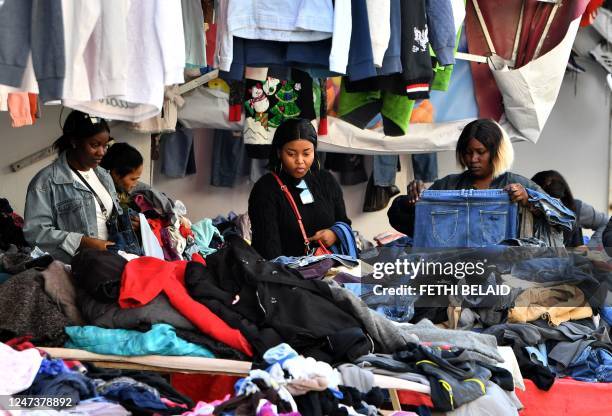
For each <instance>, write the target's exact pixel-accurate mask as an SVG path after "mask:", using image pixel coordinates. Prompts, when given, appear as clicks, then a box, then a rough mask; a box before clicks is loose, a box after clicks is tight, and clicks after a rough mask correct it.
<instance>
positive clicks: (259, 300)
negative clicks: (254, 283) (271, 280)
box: [255, 290, 267, 314]
mask: <svg viewBox="0 0 612 416" xmlns="http://www.w3.org/2000/svg"><path fill="white" fill-rule="evenodd" d="M255 296H257V303H259V307H260V308H261V310H262V311H263V313H264V314H267V311H266V308H264V307H263V305H262V304H261V299H260V298H259V290H256V291H255Z"/></svg>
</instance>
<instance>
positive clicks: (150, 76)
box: [62, 0, 185, 122]
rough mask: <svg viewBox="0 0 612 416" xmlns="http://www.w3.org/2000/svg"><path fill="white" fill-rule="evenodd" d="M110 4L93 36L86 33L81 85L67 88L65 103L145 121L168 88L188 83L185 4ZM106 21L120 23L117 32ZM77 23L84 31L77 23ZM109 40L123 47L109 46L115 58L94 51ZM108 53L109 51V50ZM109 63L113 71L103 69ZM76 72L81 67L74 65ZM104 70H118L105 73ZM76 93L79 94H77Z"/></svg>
mask: <svg viewBox="0 0 612 416" xmlns="http://www.w3.org/2000/svg"><path fill="white" fill-rule="evenodd" d="M64 1H65V0H64ZM98 1H99V0H98ZM82 3H83V2H82ZM86 3H87V4H89V2H86ZM108 3H110V4H107V1H104V2H102V4H103V5H102V14H101V17H98V18H97V19H98V20H99V21H100V23H99V24H100V25H101V26H100V28H99V29H98V26H95V27H94V28H95V29H96V30H94V32H93V34H89V35H86V36H85V44H84V45H83V47H85V46H86V47H87V48H86V50H85V51H84V52H81V53H85V58H86V59H85V60H84V62H83V64H84V66H83V68H81V72H83V70H85V72H84V73H83V74H82V75H83V76H85V78H84V79H83V80H81V81H78V82H79V83H78V88H77V89H76V90H75V89H74V88H73V91H72V93H69V90H66V89H65V90H64V95H63V97H62V98H63V101H62V104H64V105H65V106H67V107H70V108H74V109H77V110H80V111H83V112H85V113H91V114H96V115H98V116H100V117H105V118H109V119H113V120H123V121H132V122H138V121H142V120H146V119H147V118H150V117H153V116H155V115H157V114H159V113H160V111H161V110H162V106H163V102H164V86H165V85H173V84H181V83H183V81H184V78H183V69H184V66H185V37H184V32H183V30H182V27H183V17H182V12H181V2H180V0H131V1H130V2H129V3H128V2H122V1H120V2H119V4H118V5H117V7H116V8H115V7H114V6H113V4H114V2H110V1H109V2H108ZM79 4H80V3H79ZM77 16H78V15H77ZM109 16H110V17H109ZM98 20H97V21H98ZM108 20H110V21H111V22H116V21H118V22H120V23H121V24H119V26H118V28H117V29H116V30H115V28H114V26H112V25H111V24H110V23H109V24H108V25H107V24H106V23H107V21H108ZM95 24H96V25H97V24H98V23H95ZM74 27H77V28H79V29H82V28H81V26H80V25H78V24H75V25H74ZM169 28H177V30H170V29H169ZM75 31H76V29H75ZM77 32H78V31H77ZM98 32H101V35H100V36H96V34H98ZM117 33H118V34H117ZM107 38H108V41H109V42H111V41H112V43H111V44H112V45H115V43H119V46H120V47H121V48H120V49H119V46H118V47H117V49H115V48H114V46H113V47H111V48H110V49H111V51H112V56H110V59H109V57H106V59H103V58H104V56H106V55H105V54H104V52H105V51H106V49H108V48H104V47H102V48H101V49H100V48H98V49H99V50H96V49H92V45H97V44H100V45H104V43H103V42H104V41H105V39H107ZM106 54H110V52H109V51H106ZM98 55H101V56H99V57H98ZM77 63H78V61H77ZM115 66H118V67H119V68H118V69H117V68H114V67H115ZM107 67H108V69H109V71H105V68H107ZM111 69H113V71H111ZM115 69H116V71H115ZM73 70H74V71H76V70H77V67H76V65H75V68H74V69H73ZM106 72H111V73H112V72H117V74H115V75H105V74H106ZM88 75H90V76H89V77H88V78H87V76H88ZM75 91H78V92H80V93H79V94H78V95H77V94H76V93H75Z"/></svg>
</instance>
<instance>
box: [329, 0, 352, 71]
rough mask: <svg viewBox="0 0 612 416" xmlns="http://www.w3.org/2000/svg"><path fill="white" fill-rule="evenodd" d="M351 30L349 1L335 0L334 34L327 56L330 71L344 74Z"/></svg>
mask: <svg viewBox="0 0 612 416" xmlns="http://www.w3.org/2000/svg"><path fill="white" fill-rule="evenodd" d="M352 30H353V18H352V13H351V0H336V1H335V2H334V34H333V35H332V47H331V51H330V54H329V70H330V71H333V72H337V73H339V74H346V66H347V65H348V58H349V50H350V49H351V32H352Z"/></svg>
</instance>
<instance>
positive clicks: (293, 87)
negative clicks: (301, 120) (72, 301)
mask: <svg viewBox="0 0 612 416" xmlns="http://www.w3.org/2000/svg"><path fill="white" fill-rule="evenodd" d="M301 89H302V84H300V83H299V82H298V83H295V82H293V81H282V82H281V84H280V88H279V89H278V91H277V92H276V94H275V97H276V99H277V100H278V102H277V103H276V104H275V105H274V106H273V107H272V108H271V109H270V115H271V116H272V118H270V121H269V124H270V126H271V127H274V128H276V127H278V126H280V125H281V123H282V122H283V121H285V120H287V119H290V118H296V117H299V115H300V113H301V110H300V108H299V107H298V106H297V104H296V103H295V101H297V99H298V97H299V91H300V90H301Z"/></svg>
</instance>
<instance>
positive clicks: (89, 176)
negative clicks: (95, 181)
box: [79, 170, 92, 180]
mask: <svg viewBox="0 0 612 416" xmlns="http://www.w3.org/2000/svg"><path fill="white" fill-rule="evenodd" d="M79 173H80V174H81V175H83V177H84V178H85V179H87V180H89V179H91V173H92V172H91V170H88V171H86V172H83V171H79Z"/></svg>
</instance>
